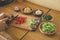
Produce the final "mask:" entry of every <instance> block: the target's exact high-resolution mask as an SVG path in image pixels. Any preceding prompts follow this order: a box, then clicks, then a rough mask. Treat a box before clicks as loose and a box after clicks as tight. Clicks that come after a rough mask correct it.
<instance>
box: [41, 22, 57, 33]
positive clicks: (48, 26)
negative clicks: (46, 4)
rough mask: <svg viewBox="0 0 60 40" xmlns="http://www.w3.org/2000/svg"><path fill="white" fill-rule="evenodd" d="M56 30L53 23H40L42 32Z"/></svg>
mask: <svg viewBox="0 0 60 40" xmlns="http://www.w3.org/2000/svg"><path fill="white" fill-rule="evenodd" d="M55 30H56V27H55V25H54V24H52V23H50V22H48V23H44V24H43V25H42V31H43V32H46V33H52V32H55Z"/></svg>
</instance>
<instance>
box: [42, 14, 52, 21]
mask: <svg viewBox="0 0 60 40" xmlns="http://www.w3.org/2000/svg"><path fill="white" fill-rule="evenodd" d="M42 19H43V20H44V21H53V17H52V16H51V15H49V14H44V15H43V17H42Z"/></svg>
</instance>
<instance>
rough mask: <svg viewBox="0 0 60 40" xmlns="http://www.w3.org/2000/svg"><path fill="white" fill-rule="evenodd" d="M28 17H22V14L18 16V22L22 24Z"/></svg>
mask: <svg viewBox="0 0 60 40" xmlns="http://www.w3.org/2000/svg"><path fill="white" fill-rule="evenodd" d="M26 18H27V17H22V16H20V17H18V18H17V24H22V23H24V22H25V21H26Z"/></svg>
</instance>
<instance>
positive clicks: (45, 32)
mask: <svg viewBox="0 0 60 40" xmlns="http://www.w3.org/2000/svg"><path fill="white" fill-rule="evenodd" d="M43 23H45V22H43ZM43 23H41V24H40V26H39V31H40V32H41V33H43V34H47V35H53V34H55V33H56V29H55V31H54V32H52V33H46V32H43V31H42V30H41V28H42V24H43Z"/></svg>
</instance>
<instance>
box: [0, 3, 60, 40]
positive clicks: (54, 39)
mask: <svg viewBox="0 0 60 40" xmlns="http://www.w3.org/2000/svg"><path fill="white" fill-rule="evenodd" d="M14 6H18V7H19V8H20V9H21V8H23V7H26V6H30V7H31V8H33V9H34V10H35V9H41V10H43V11H44V13H47V12H48V11H49V10H50V9H48V8H45V7H42V6H39V5H36V4H33V3H30V2H23V3H17V2H13V3H11V4H9V5H6V6H3V7H0V12H5V13H8V14H9V13H15V14H17V13H20V12H15V11H14V10H13V7H14ZM59 13H60V12H58V11H55V10H52V9H51V10H50V11H49V12H48V14H50V15H52V16H53V17H54V21H53V23H54V24H56V28H57V32H56V34H55V35H53V36H46V35H43V34H42V33H41V32H40V31H39V29H37V30H36V31H35V32H31V31H27V30H22V29H20V28H16V27H12V26H10V27H9V28H8V29H7V30H6V32H7V33H8V34H9V35H11V36H12V37H13V38H16V39H17V40H60V18H59V17H60V14H59Z"/></svg>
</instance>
